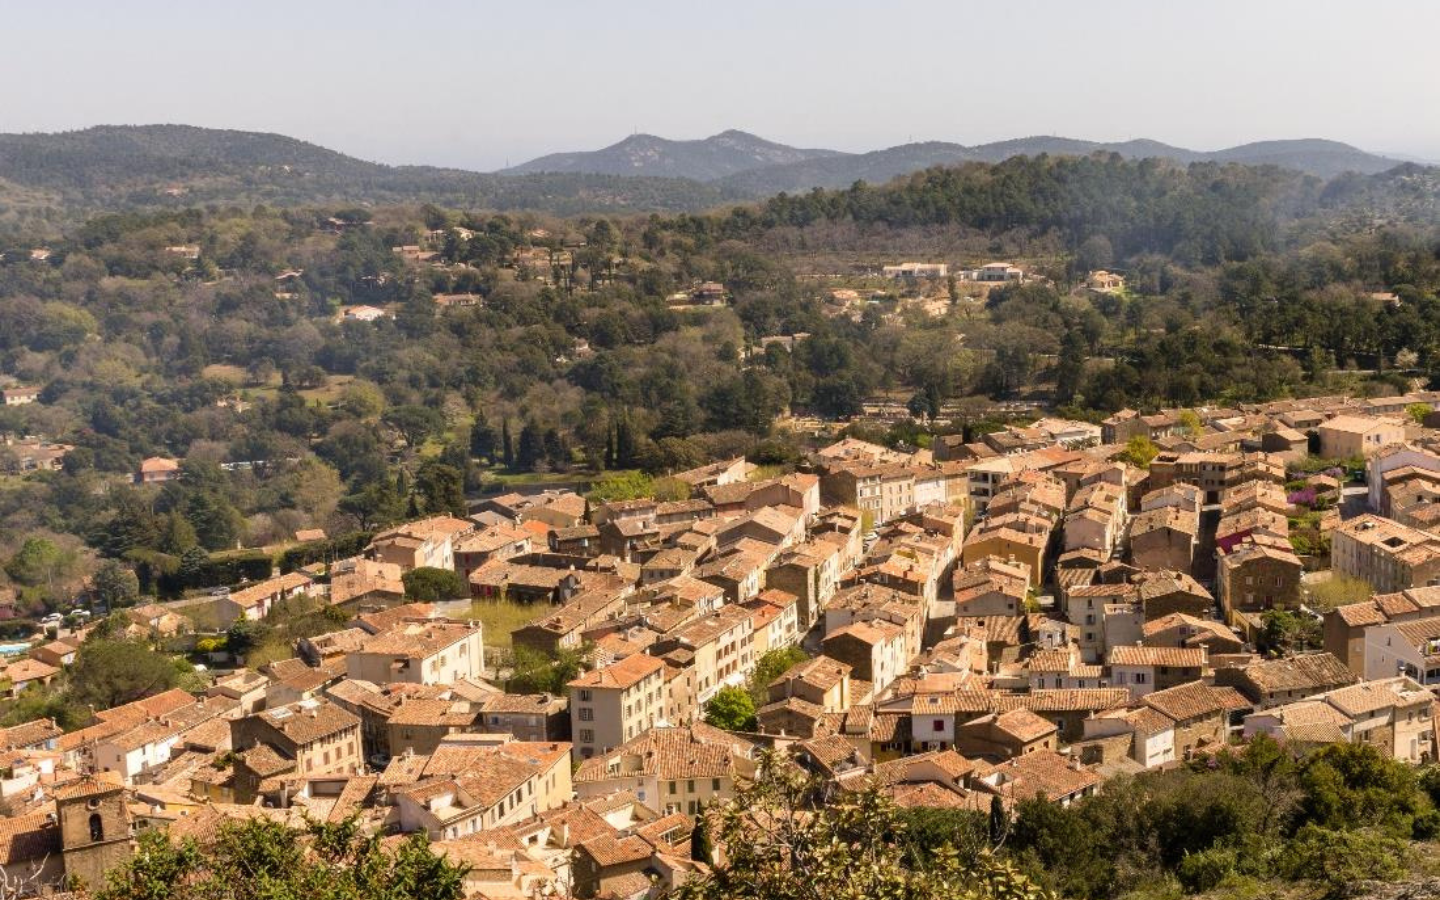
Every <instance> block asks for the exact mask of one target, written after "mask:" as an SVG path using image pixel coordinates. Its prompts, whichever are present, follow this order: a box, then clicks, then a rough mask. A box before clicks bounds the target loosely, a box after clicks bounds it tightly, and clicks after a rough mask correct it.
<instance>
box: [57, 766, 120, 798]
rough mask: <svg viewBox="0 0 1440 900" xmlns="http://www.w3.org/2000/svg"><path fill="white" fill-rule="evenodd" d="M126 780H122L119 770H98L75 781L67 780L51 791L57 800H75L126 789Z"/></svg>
mask: <svg viewBox="0 0 1440 900" xmlns="http://www.w3.org/2000/svg"><path fill="white" fill-rule="evenodd" d="M124 788H125V782H124V781H122V780H121V777H120V773H118V772H96V773H95V774H93V775H81V776H80V777H79V778H77V779H75V780H74V781H70V782H67V783H65V784H63V785H61V786H59V787H57V788H55V789H54V790H53V791H51V792H50V796H51V797H53V798H54V799H55V800H74V799H77V798H79V797H89V796H92V795H96V794H108V793H110V792H112V791H119V790H124Z"/></svg>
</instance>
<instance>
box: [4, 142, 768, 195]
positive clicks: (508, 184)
mask: <svg viewBox="0 0 1440 900" xmlns="http://www.w3.org/2000/svg"><path fill="white" fill-rule="evenodd" d="M0 185H8V186H10V187H9V188H8V189H7V190H8V191H9V192H10V193H11V194H13V193H14V192H15V191H16V189H28V190H30V191H32V192H39V193H41V194H44V195H47V196H48V202H49V203H50V204H51V205H55V206H63V207H65V208H67V209H70V210H79V211H85V210H95V209H117V208H121V209H123V208H154V207H160V208H165V207H177V208H178V207H183V206H191V205H195V204H203V203H233V202H247V203H249V202H253V203H270V204H278V205H298V204H339V203H346V204H353V203H411V202H433V203H438V204H448V205H454V206H467V207H483V208H492V209H500V210H505V209H535V210H541V211H546V212H554V213H558V214H562V215H568V214H573V213H579V212H634V211H642V210H643V211H651V210H656V211H679V210H694V209H704V208H707V207H711V206H715V205H718V204H721V203H725V202H729V201H733V200H738V199H743V198H741V197H740V196H738V195H734V194H732V193H730V191H729V189H726V188H722V187H720V186H718V185H711V184H703V183H701V182H699V181H696V180H694V179H678V178H648V177H639V178H637V177H626V178H621V177H618V176H615V175H603V174H589V173H580V172H572V173H563V174H556V175H540V174H536V175H523V176H517V177H508V176H501V175H494V174H486V173H481V172H470V171H465V170H462V169H447V168H439V167H435V166H387V165H382V164H380V163H374V162H367V161H365V160H361V159H357V158H355V157H353V156H347V155H345V154H343V153H339V152H336V151H334V150H329V149H327V148H325V147H321V146H318V145H316V144H311V143H307V142H305V141H301V140H297V139H295V138H291V137H286V136H284V135H279V134H268V133H263V132H252V131H232V130H227V129H215V128H197V127H194V126H190V125H101V126H96V127H93V128H86V129H82V130H79V131H67V132H59V133H53V134H42V133H35V134H0ZM32 202H34V203H39V204H43V203H45V202H47V199H46V198H42V199H40V200H34V201H32Z"/></svg>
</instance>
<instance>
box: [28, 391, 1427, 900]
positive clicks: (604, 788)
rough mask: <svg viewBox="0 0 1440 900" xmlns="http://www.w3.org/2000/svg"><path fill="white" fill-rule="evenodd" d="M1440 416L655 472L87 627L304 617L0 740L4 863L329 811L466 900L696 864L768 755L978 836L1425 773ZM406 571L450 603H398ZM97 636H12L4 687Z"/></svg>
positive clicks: (1048, 432)
mask: <svg viewBox="0 0 1440 900" xmlns="http://www.w3.org/2000/svg"><path fill="white" fill-rule="evenodd" d="M1437 399H1440V397H1437V395H1434V394H1429V393H1414V394H1407V395H1402V396H1394V397H1383V398H1376V399H1367V400H1360V399H1352V398H1348V397H1325V398H1314V399H1310V400H1305V401H1294V400H1292V401H1283V402H1277V403H1271V404H1265V405H1255V406H1249V407H1241V408H1233V409H1218V408H1199V409H1177V410H1167V411H1162V412H1160V413H1157V414H1153V415H1142V414H1139V413H1136V412H1133V411H1128V410H1127V411H1122V412H1120V413H1117V414H1115V415H1113V416H1110V417H1109V418H1107V419H1105V420H1104V422H1103V423H1101V424H1099V425H1092V424H1088V423H1085V422H1078V421H1069V420H1062V419H1041V420H1039V421H1037V422H1034V423H1033V424H1031V425H1027V426H1024V427H1011V428H1007V429H1003V430H1000V431H995V432H992V433H990V434H986V435H984V436H983V437H982V438H981V439H979V440H976V441H972V442H969V443H966V442H964V441H963V440H962V439H961V437H960V436H948V437H942V438H939V439H937V440H936V442H935V443H934V444H933V445H932V446H931V447H930V448H929V449H922V450H913V451H905V450H897V449H892V448H887V447H885V446H881V445H879V444H873V443H869V442H866V441H863V440H860V439H857V438H845V439H842V440H840V441H838V442H836V443H832V444H829V445H828V446H823V447H821V448H820V449H819V450H817V451H816V452H814V453H813V454H812V455H811V456H810V457H809V458H808V459H805V460H803V461H802V462H801V463H800V464H798V465H797V466H794V467H793V468H791V469H788V470H784V471H773V470H760V469H757V467H756V466H755V465H754V464H752V463H750V462H747V461H746V459H745V458H744V457H737V458H734V459H730V460H725V461H721V462H717V463H714V464H710V465H706V466H703V467H700V468H697V469H693V470H689V471H684V472H680V473H678V474H676V475H675V476H674V479H675V480H676V481H678V482H680V483H682V484H683V485H685V486H686V488H687V489H688V490H687V491H686V493H687V494H688V498H687V499H658V498H640V499H633V500H624V501H615V502H590V501H587V499H586V498H585V497H584V496H581V495H580V494H576V493H573V492H570V491H566V490H557V489H542V490H536V491H531V492H528V493H519V492H511V493H506V494H500V495H496V496H492V497H489V498H486V499H483V500H481V501H478V502H477V503H476V504H475V505H474V507H473V513H472V514H471V515H469V516H468V517H466V518H460V517H456V516H431V517H426V518H420V519H417V520H412V521H408V522H405V523H403V524H400V525H398V526H395V527H391V528H388V529H385V530H383V531H380V532H379V533H376V534H374V535H373V537H372V538H371V539H370V540H369V543H368V544H367V545H365V546H363V547H360V548H356V549H357V551H358V552H356V553H354V555H352V556H349V557H345V558H335V559H330V560H325V561H320V562H314V563H310V564H307V565H302V566H297V567H295V568H294V569H293V570H290V571H285V572H283V573H279V572H274V573H270V574H269V575H268V576H266V577H257V578H254V579H252V580H248V581H244V582H240V583H236V584H233V585H230V586H228V587H227V588H222V589H217V590H215V591H214V592H213V594H212V595H211V598H210V599H209V600H207V601H206V603H205V604H204V606H205V608H206V611H207V614H208V615H209V618H207V619H205V620H204V623H202V622H201V621H200V619H199V618H198V617H195V618H192V617H191V616H192V614H193V612H194V610H195V609H196V607H194V606H193V605H191V606H184V607H180V606H176V605H174V604H169V605H164V604H155V603H152V604H149V605H143V606H138V607H131V608H127V609H124V610H120V611H119V612H117V613H116V615H117V616H118V617H119V618H120V620H121V623H120V624H121V627H122V629H123V631H124V632H125V634H127V635H129V636H130V637H133V638H135V639H136V640H141V641H146V642H149V643H150V644H151V645H152V646H154V647H155V648H157V649H161V650H164V651H165V652H181V651H182V650H189V651H193V650H194V649H195V647H196V646H197V644H198V643H199V642H201V641H203V640H206V637H205V635H206V634H220V633H227V630H228V633H230V634H234V633H235V627H236V625H237V623H238V624H240V625H241V626H242V627H243V626H244V623H258V622H262V621H265V620H267V618H273V617H274V616H275V615H276V614H277V613H278V612H280V611H282V610H283V609H285V608H286V606H287V604H290V603H292V602H293V601H295V600H296V598H301V597H304V598H309V599H310V600H311V601H314V602H316V603H318V604H319V606H320V607H321V608H322V609H323V610H324V611H325V615H326V618H327V619H328V620H329V621H330V622H331V623H332V624H331V626H330V627H329V628H328V629H326V630H321V631H320V632H319V633H315V634H311V635H307V636H303V637H299V638H297V639H296V640H295V641H294V645H293V651H294V655H293V656H291V657H288V658H282V659H277V660H275V661H271V662H267V663H264V664H260V665H256V666H253V667H252V666H247V665H243V664H241V665H232V666H229V667H221V666H217V667H216V668H215V669H214V671H211V672H209V676H210V677H208V678H207V679H206V680H205V684H204V686H203V688H202V689H194V690H187V689H181V688H174V689H170V690H166V691H163V692H160V693H154V694H150V695H147V696H143V697H140V698H139V699H135V700H133V701H130V702H125V703H122V704H120V705H116V706H113V707H112V708H108V709H95V710H94V711H93V717H92V718H91V720H90V721H89V722H87V723H85V724H83V726H82V727H78V728H73V729H70V730H66V729H64V728H62V727H61V725H60V724H58V723H57V722H56V721H55V720H54V719H51V718H44V717H41V718H36V719H34V720H31V721H26V722H23V723H21V724H16V725H14V726H13V727H9V728H6V729H4V730H3V733H0V747H3V751H4V754H5V758H4V764H3V771H4V778H3V780H0V797H3V803H4V805H5V810H6V813H7V816H6V818H5V819H4V820H3V823H0V864H3V866H4V867H5V871H6V872H8V873H12V874H14V873H24V878H25V879H26V883H27V884H30V885H32V886H34V887H35V889H36V890H39V889H40V887H42V886H59V885H62V884H69V885H77V884H78V885H98V884H102V883H103V881H104V877H105V873H106V872H107V870H110V869H112V868H113V867H114V866H116V865H117V864H119V863H121V862H123V861H124V860H125V859H127V858H128V856H129V855H130V854H131V853H132V852H133V847H134V844H133V840H134V837H135V836H136V835H137V834H139V833H141V832H143V831H145V830H148V829H165V830H167V831H168V833H169V834H170V835H171V836H172V837H174V838H176V839H179V838H184V837H187V836H192V837H193V836H202V835H205V834H210V833H213V832H214V831H215V829H216V828H217V827H219V826H220V824H221V823H224V822H226V821H234V820H239V819H245V818H251V817H265V818H269V819H274V820H278V821H284V822H299V821H305V820H320V821H329V822H339V821H345V820H348V819H350V818H351V817H356V818H357V819H358V822H359V823H360V827H361V828H363V829H365V830H367V831H371V832H374V833H380V834H386V835H392V834H406V833H414V832H423V833H424V834H426V835H427V836H428V837H429V838H430V840H431V841H432V843H431V844H430V847H431V849H432V850H433V852H434V853H436V854H441V855H444V856H446V857H447V858H450V859H453V860H455V861H457V862H458V863H461V864H463V865H465V866H468V867H469V868H468V873H467V874H466V876H465V878H466V885H465V886H466V891H467V893H468V894H470V895H472V896H477V897H486V898H522V897H538V896H548V895H552V894H553V895H557V896H558V895H564V896H572V895H573V896H576V897H587V898H588V897H626V898H633V897H644V896H649V895H658V894H660V893H663V892H665V891H666V890H668V889H671V888H673V887H675V886H676V885H680V884H683V883H684V882H685V881H686V880H687V879H689V878H691V877H693V876H694V875H695V874H696V873H697V872H703V871H705V870H706V869H707V867H708V866H709V865H711V864H712V863H713V858H711V859H706V858H697V855H696V854H695V853H693V852H692V849H693V847H694V846H695V842H694V841H692V833H693V832H694V830H695V828H696V827H697V825H696V823H697V821H699V822H703V821H704V817H705V816H706V811H707V810H711V809H714V808H716V807H717V806H720V805H723V804H725V803H726V802H727V801H729V800H730V799H731V798H733V797H734V796H735V795H736V792H737V791H740V790H743V789H744V788H745V786H746V785H747V784H749V783H751V782H752V781H753V780H754V779H755V778H756V777H757V770H758V768H759V767H760V765H761V761H762V759H765V758H771V757H777V758H783V759H785V760H787V761H788V764H789V765H793V766H794V767H796V768H797V769H798V770H801V771H803V772H805V773H808V774H809V775H812V776H815V777H818V778H819V779H822V780H824V781H825V782H828V783H830V784H832V785H833V786H834V788H835V789H836V790H839V791H846V790H859V789H861V788H862V787H866V786H872V785H876V784H878V785H880V786H881V787H882V788H883V790H884V791H885V792H886V793H888V794H889V795H891V796H892V797H893V800H894V802H895V803H896V804H898V805H899V806H901V807H903V808H937V809H963V810H974V811H977V812H981V813H992V811H993V810H1000V811H1004V810H1008V809H1011V808H1012V807H1013V806H1014V805H1015V804H1018V803H1020V802H1022V801H1032V800H1034V799H1036V798H1041V799H1043V800H1044V801H1045V802H1048V803H1051V804H1057V805H1060V806H1066V805H1069V804H1071V803H1073V802H1075V801H1077V800H1079V799H1080V798H1084V797H1087V796H1090V795H1092V794H1095V793H1096V792H1097V790H1098V789H1099V788H1100V787H1101V785H1103V784H1104V783H1105V782H1106V781H1107V780H1109V779H1113V778H1116V777H1120V776H1123V775H1131V774H1135V773H1139V772H1144V771H1146V770H1163V769H1166V768H1167V767H1175V766H1178V765H1183V764H1186V763H1188V762H1193V761H1195V760H1199V759H1203V758H1205V757H1206V756H1207V755H1212V754H1216V753H1218V752H1220V751H1222V750H1224V749H1226V748H1228V747H1233V746H1235V745H1237V744H1243V743H1244V742H1247V741H1250V740H1252V739H1254V738H1255V737H1256V736H1259V735H1264V736H1267V737H1269V738H1272V739H1274V740H1275V741H1277V742H1279V743H1280V744H1282V745H1285V746H1287V747H1289V748H1292V749H1294V750H1297V751H1304V750H1306V749H1312V748H1316V747H1323V746H1326V745H1333V744H1364V745H1367V746H1369V747H1371V748H1374V749H1375V750H1377V751H1378V752H1379V753H1380V754H1382V755H1383V756H1384V757H1386V758H1389V759H1393V760H1397V761H1402V762H1404V763H1413V764H1422V763H1428V762H1433V761H1435V759H1436V739H1437V735H1436V723H1435V716H1434V707H1435V695H1434V693H1433V692H1432V686H1433V685H1434V684H1436V683H1440V531H1437V530H1436V529H1437V528H1440V503H1437V500H1440V430H1436V426H1437V425H1440V420H1437V417H1436V416H1435V414H1434V413H1433V412H1430V411H1429V410H1430V409H1431V407H1430V404H1432V403H1434V402H1435V401H1436V400H1437ZM148 465H149V468H142V471H141V472H140V473H137V478H147V477H149V478H156V479H164V478H167V477H170V475H171V474H173V473H172V471H171V469H170V467H166V466H163V465H160V464H159V463H158V462H155V461H152V462H151V463H149V464H148ZM302 537H304V536H302ZM309 537H312V538H314V537H316V536H315V535H310V536H309ZM418 570H441V571H444V572H449V573H453V574H454V576H455V578H456V579H457V580H458V581H459V582H460V583H462V584H463V585H465V587H466V588H468V595H469V596H467V597H465V598H463V599H461V600H458V601H457V600H450V599H446V600H444V601H443V602H417V601H415V600H414V599H413V597H412V594H413V590H412V588H413V583H412V582H407V580H406V576H407V575H409V574H412V573H414V572H416V571H418ZM457 603H458V606H457ZM487 603H490V604H501V603H505V604H512V605H513V604H522V605H524V606H525V607H526V608H528V609H529V610H530V611H531V617H530V620H529V621H527V622H525V623H523V624H521V625H519V626H518V627H515V628H514V629H513V631H512V633H511V634H510V635H508V638H509V641H508V643H509V647H508V648H507V649H505V650H504V651H500V650H497V649H496V648H497V646H500V645H502V644H503V643H505V642H502V641H498V640H496V638H497V636H496V635H489V634H486V633H485V628H484V626H483V624H482V623H481V622H480V621H478V620H477V619H475V618H473V617H472V616H471V615H469V611H471V610H474V609H477V608H482V607H483V605H484V604H487ZM472 604H474V605H472ZM106 621H107V623H108V624H107V625H106V626H105V627H108V628H114V627H116V626H115V622H114V621H113V618H112V619H111V620H106ZM100 627H101V625H100V624H99V623H96V624H84V623H78V624H76V625H75V627H73V628H64V627H62V628H60V629H58V630H57V632H56V636H55V638H54V639H52V640H48V641H46V642H43V643H36V644H35V645H33V646H22V648H21V649H22V650H23V651H24V652H23V655H19V656H11V657H9V661H8V664H7V666H6V669H5V675H6V677H7V679H8V681H9V685H10V688H9V690H10V692H11V694H12V695H13V696H16V697H20V696H24V694H25V691H26V690H27V688H29V689H37V690H38V689H43V686H44V685H45V684H46V683H47V682H49V681H51V680H53V679H55V678H57V677H58V676H60V675H61V674H62V673H63V672H64V671H65V670H66V669H67V667H69V666H73V665H74V664H75V661H76V658H77V654H83V653H84V647H85V646H86V643H85V642H86V639H87V636H89V635H90V634H91V632H93V631H94V630H95V629H97V628H100ZM502 657H503V662H502V661H500V659H501V658H502ZM216 658H217V659H221V658H224V655H223V654H217V656H216ZM525 660H528V661H529V662H528V663H524V665H528V666H530V668H529V669H526V670H525V671H523V672H522V671H521V670H522V668H524V665H522V661H525ZM536 660H539V661H540V662H539V663H536V662H535V661H536ZM537 666H538V668H537ZM537 686H540V687H544V688H545V689H543V690H537V689H535V688H536V687H537ZM992 814H993V813H992ZM712 852H713V851H712Z"/></svg>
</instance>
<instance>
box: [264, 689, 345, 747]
mask: <svg viewBox="0 0 1440 900" xmlns="http://www.w3.org/2000/svg"><path fill="white" fill-rule="evenodd" d="M255 715H256V716H258V717H259V718H260V719H262V720H264V721H265V723H266V724H268V725H269V726H270V727H271V728H273V729H275V730H276V731H278V732H280V733H281V734H283V735H285V737H287V738H289V739H290V740H291V741H294V742H295V744H297V745H299V746H304V745H306V744H311V743H314V742H315V741H318V740H320V739H321V738H326V737H329V736H330V735H333V734H338V733H340V732H342V731H345V730H346V729H349V728H359V727H360V720H359V719H358V718H356V717H355V716H354V715H352V714H350V713H348V712H346V711H345V710H343V709H341V708H340V707H338V706H336V705H335V704H333V703H331V702H329V701H328V700H301V701H299V702H298V703H292V704H290V705H289V706H282V707H280V708H278V709H267V710H265V711H263V712H258V713H255Z"/></svg>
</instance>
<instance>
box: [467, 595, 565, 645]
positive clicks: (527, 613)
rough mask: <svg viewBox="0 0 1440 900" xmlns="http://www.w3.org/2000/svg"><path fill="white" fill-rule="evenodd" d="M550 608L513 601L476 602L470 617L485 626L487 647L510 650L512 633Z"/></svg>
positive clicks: (471, 608)
mask: <svg viewBox="0 0 1440 900" xmlns="http://www.w3.org/2000/svg"><path fill="white" fill-rule="evenodd" d="M547 609H549V607H545V606H541V605H539V604H535V603H516V602H515V601H513V600H476V601H475V602H474V603H472V604H471V605H470V613H469V617H470V618H472V619H475V620H476V621H478V622H480V623H482V624H483V625H484V626H485V646H487V647H497V648H501V649H505V650H508V649H510V632H512V631H514V630H515V629H516V628H519V627H520V626H522V625H525V624H528V623H529V622H532V621H534V620H535V619H538V618H540V616H542V615H544V614H545V611H546V610H547Z"/></svg>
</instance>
